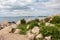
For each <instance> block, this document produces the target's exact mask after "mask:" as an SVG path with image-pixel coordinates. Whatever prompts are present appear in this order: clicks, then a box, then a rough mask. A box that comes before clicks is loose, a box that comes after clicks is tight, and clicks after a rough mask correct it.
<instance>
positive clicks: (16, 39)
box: [3, 33, 29, 40]
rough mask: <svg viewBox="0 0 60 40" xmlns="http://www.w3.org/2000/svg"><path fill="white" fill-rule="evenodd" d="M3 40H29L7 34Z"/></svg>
mask: <svg viewBox="0 0 60 40" xmlns="http://www.w3.org/2000/svg"><path fill="white" fill-rule="evenodd" d="M3 39H4V40H29V39H28V38H27V37H26V36H25V35H20V34H14V33H9V34H6V35H4V36H3Z"/></svg>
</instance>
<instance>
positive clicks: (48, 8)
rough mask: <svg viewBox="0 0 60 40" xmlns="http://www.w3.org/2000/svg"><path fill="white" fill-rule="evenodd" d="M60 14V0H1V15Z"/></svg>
mask: <svg viewBox="0 0 60 40" xmlns="http://www.w3.org/2000/svg"><path fill="white" fill-rule="evenodd" d="M52 14H60V0H0V17H5V16H50V15H52Z"/></svg>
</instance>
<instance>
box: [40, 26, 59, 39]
mask: <svg viewBox="0 0 60 40" xmlns="http://www.w3.org/2000/svg"><path fill="white" fill-rule="evenodd" d="M40 33H42V34H43V35H44V36H52V40H55V39H56V40H58V38H59V36H60V32H59V30H58V29H57V28H55V27H49V26H44V27H40Z"/></svg>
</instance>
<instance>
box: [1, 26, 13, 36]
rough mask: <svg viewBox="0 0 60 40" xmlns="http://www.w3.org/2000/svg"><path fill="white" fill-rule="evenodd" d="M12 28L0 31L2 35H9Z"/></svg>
mask: <svg viewBox="0 0 60 40" xmlns="http://www.w3.org/2000/svg"><path fill="white" fill-rule="evenodd" d="M11 30H12V27H10V26H9V27H5V28H4V29H1V30H0V35H4V34H8V33H9V32H11Z"/></svg>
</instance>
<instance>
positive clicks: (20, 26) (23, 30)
mask: <svg viewBox="0 0 60 40" xmlns="http://www.w3.org/2000/svg"><path fill="white" fill-rule="evenodd" d="M26 26H27V24H20V25H18V26H17V28H18V29H20V32H19V34H26V32H27V29H26Z"/></svg>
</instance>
